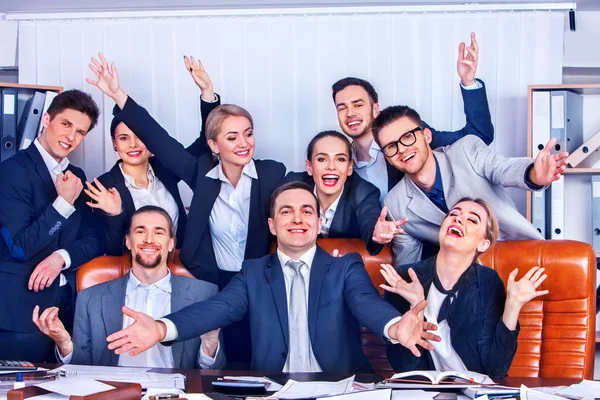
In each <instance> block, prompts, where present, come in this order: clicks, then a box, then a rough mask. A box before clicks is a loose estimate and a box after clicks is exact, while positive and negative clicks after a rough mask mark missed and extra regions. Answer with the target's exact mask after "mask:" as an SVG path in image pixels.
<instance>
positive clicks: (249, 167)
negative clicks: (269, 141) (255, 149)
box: [206, 159, 258, 183]
mask: <svg viewBox="0 0 600 400" xmlns="http://www.w3.org/2000/svg"><path fill="white" fill-rule="evenodd" d="M242 175H246V176H248V177H250V178H252V179H258V174H257V173H256V166H255V165H254V160H252V159H251V160H250V162H249V163H248V164H246V165H244V169H243V170H242ZM206 177H207V178H212V179H218V180H220V181H221V182H227V183H231V182H229V179H227V177H226V176H225V172H223V165H222V163H221V162H219V163H218V164H217V165H216V166H215V167H214V168H213V169H211V170H210V171H208V173H207V174H206Z"/></svg>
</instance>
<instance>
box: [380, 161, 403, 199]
mask: <svg viewBox="0 0 600 400" xmlns="http://www.w3.org/2000/svg"><path fill="white" fill-rule="evenodd" d="M381 157H384V159H385V167H386V169H387V176H388V192H389V191H390V190H392V188H393V187H394V186H396V184H397V183H398V182H400V180H402V178H403V177H404V173H402V172H400V171H398V170H397V169H396V167H394V166H393V165H392V164H390V163H389V162H388V160H387V158H385V156H384V155H383V153H382V154H381Z"/></svg>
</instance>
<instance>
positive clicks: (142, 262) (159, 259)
mask: <svg viewBox="0 0 600 400" xmlns="http://www.w3.org/2000/svg"><path fill="white" fill-rule="evenodd" d="M135 261H136V262H137V263H138V264H139V265H141V266H142V267H144V268H149V269H153V268H156V267H158V266H159V265H160V263H161V262H162V256H161V255H160V254H159V255H157V256H156V258H155V259H154V260H153V261H148V262H146V261H145V260H144V259H143V258H142V255H141V254H140V253H137V254H136V255H135Z"/></svg>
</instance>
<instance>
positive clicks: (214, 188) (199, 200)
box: [182, 176, 221, 254]
mask: <svg viewBox="0 0 600 400" xmlns="http://www.w3.org/2000/svg"><path fill="white" fill-rule="evenodd" d="M198 188H202V192H199V193H197V195H194V197H193V198H192V203H193V205H192V207H190V210H193V212H192V213H191V214H190V216H189V218H188V220H190V221H193V222H192V223H188V224H186V225H187V226H186V229H185V230H186V232H185V237H186V238H193V240H186V241H184V243H183V245H184V247H185V252H188V251H189V253H190V254H194V253H196V250H197V248H198V246H199V245H200V241H201V239H202V237H203V236H204V231H205V230H206V228H207V227H208V223H209V221H210V213H211V212H212V209H213V206H214V205H215V201H217V197H218V196H219V192H220V191H221V181H220V180H218V179H213V178H208V177H206V176H199V177H198V179H197V184H196V187H195V188H194V189H195V190H197V189H198ZM194 203H195V204H194ZM196 204H197V206H196ZM182 252H183V250H182Z"/></svg>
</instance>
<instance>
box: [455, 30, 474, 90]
mask: <svg viewBox="0 0 600 400" xmlns="http://www.w3.org/2000/svg"><path fill="white" fill-rule="evenodd" d="M478 59H479V45H478V44H477V40H476V39H475V33H473V32H471V45H470V46H467V45H466V44H465V42H461V44H459V45H458V61H457V62H456V70H457V71H458V76H460V80H461V82H462V84H463V86H470V85H472V84H474V83H475V73H476V72H477V61H478Z"/></svg>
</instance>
